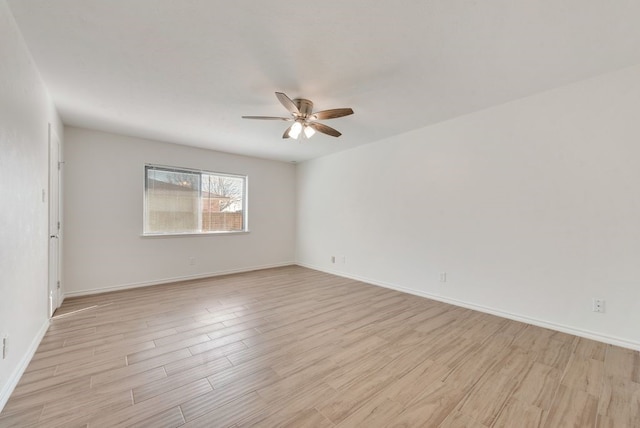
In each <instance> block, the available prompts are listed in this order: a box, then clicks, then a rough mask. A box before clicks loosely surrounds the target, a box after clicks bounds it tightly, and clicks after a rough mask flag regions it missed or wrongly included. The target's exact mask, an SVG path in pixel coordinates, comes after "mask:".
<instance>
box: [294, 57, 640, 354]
mask: <svg viewBox="0 0 640 428" xmlns="http://www.w3.org/2000/svg"><path fill="white" fill-rule="evenodd" d="M426 100H427V102H428V97H426ZM639 112H640V66H637V67H633V68H629V69H625V70H622V71H619V72H616V73H612V74H608V75H603V76H601V77H599V78H595V79H592V80H588V81H584V82H581V83H578V84H574V85H571V86H566V87H563V88H560V89H557V90H554V91H551V92H546V93H543V94H540V95H537V96H533V97H529V98H526V99H522V100H519V101H516V102H512V103H509V104H505V105H502V106H499V107H495V108H492V109H488V110H485V111H481V112H478V113H475V114H471V115H468V116H464V117H460V118H457V119H454V120H451V121H448V122H445V123H441V124H438V125H435V126H431V127H428V128H424V129H420V130H417V131H414V132H409V133H406V134H404V135H400V136H397V137H393V138H389V139H387V140H384V141H381V142H378V143H373V144H370V145H367V146H362V147H359V148H356V149H353V150H349V151H345V152H341V153H337V154H334V155H331V156H327V157H324V158H320V159H317V160H313V161H309V162H305V163H303V164H300V165H299V166H298V174H297V175H298V189H297V194H298V219H297V221H298V226H297V260H298V262H299V263H300V264H303V265H306V266H311V267H315V268H318V269H321V270H326V271H329V272H334V273H338V274H341V275H345V276H351V277H356V278H362V279H366V280H369V281H372V282H374V283H377V284H379V285H385V286H389V287H395V288H402V289H404V290H408V291H410V292H413V293H417V294H421V295H425V296H432V297H435V298H437V299H441V300H445V301H450V302H455V303H457V304H462V305H466V306H470V307H475V308H479V309H482V310H485V311H493V312H494V313H499V314H501V315H505V316H508V317H511V318H516V319H523V320H528V321H532V322H534V323H537V324H539V325H547V326H552V327H554V328H558V329H561V330H564V331H570V332H572V333H576V334H581V335H585V336H588V337H592V338H596V339H600V340H604V341H608V342H611V343H617V344H621V345H623V346H628V347H632V348H636V349H640V328H639V326H640V126H639V123H640V121H639V116H638V114H639ZM389 120H393V118H390V119H389ZM331 255H338V256H341V255H344V256H346V263H344V264H332V263H330V256H331ZM441 272H447V274H448V280H447V282H445V283H441V282H439V274H440V273H441ZM593 297H597V298H602V299H606V313H604V314H597V313H593V312H592V311H591V304H592V298H593Z"/></svg>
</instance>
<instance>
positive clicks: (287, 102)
mask: <svg viewBox="0 0 640 428" xmlns="http://www.w3.org/2000/svg"><path fill="white" fill-rule="evenodd" d="M276 97H278V101H280V103H281V104H282V105H283V106H284V107H285V108H286V109H287V110H289V111H290V112H291V114H292V115H294V116H299V115H300V110H298V107H297V106H296V105H295V104H294V102H293V101H291V98H289V97H288V96H286V95H285V94H284V93H283V92H276Z"/></svg>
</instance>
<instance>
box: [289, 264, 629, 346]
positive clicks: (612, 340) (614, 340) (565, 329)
mask: <svg viewBox="0 0 640 428" xmlns="http://www.w3.org/2000/svg"><path fill="white" fill-rule="evenodd" d="M297 265H299V266H302V267H306V268H309V269H313V270H318V271H320V272H325V273H329V274H331V275H336V276H341V277H344V278H349V279H355V280H356V281H361V282H366V283H367V284H372V285H377V286H379V287H384V288H390V289H392V290H397V291H401V292H403V293H408V294H413V295H415V296H420V297H425V298H427V299H431V300H436V301H439V302H443V303H448V304H450V305H454V306H460V307H463V308H467V309H473V310H475V311H479V312H484V313H487V314H491V315H496V316H499V317H502V318H507V319H511V320H514V321H520V322H523V323H526V324H532V325H535V326H538V327H544V328H548V329H551V330H556V331H560V332H562V333H568V334H573V335H574V336H579V337H584V338H586V339H592V340H596V341H598V342H603V343H608V344H610V345H616V346H621V347H623V348H628V349H633V350H635V351H640V342H635V341H631V340H627V339H622V338H619V337H615V336H609V335H603V334H601V333H596V332H593V331H588V330H583V329H579V328H575V327H571V326H566V325H562V324H556V323H553V322H549V321H544V320H540V319H537V318H530V317H527V316H523V315H518V314H514V313H511V312H506V311H503V310H500V309H494V308H490V307H487V306H482V305H477V304H474V303H469V302H465V301H462V300H457V299H451V298H448V297H442V296H437V295H434V294H430V293H425V292H424V291H420V290H414V289H412V288H407V287H401V286H398V285H395V284H391V283H387V282H383V281H377V280H375V279H371V278H365V277H361V276H358V275H350V274H346V273H344V272H339V271H332V270H329V269H323V268H321V267H318V266H314V265H310V264H307V263H300V262H298V263H297Z"/></svg>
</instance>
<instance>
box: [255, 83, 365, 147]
mask: <svg viewBox="0 0 640 428" xmlns="http://www.w3.org/2000/svg"><path fill="white" fill-rule="evenodd" d="M276 97H278V100H279V101H280V103H281V104H282V105H283V106H284V107H285V108H286V109H287V110H289V112H290V113H291V117H272V116H242V118H243V119H261V120H284V121H287V122H293V124H291V126H289V127H288V128H287V130H286V131H284V134H282V138H295V139H298V138H299V137H300V136H301V135H304V136H305V137H306V138H311V137H312V136H313V134H315V133H316V131H318V132H321V133H323V134H327V135H331V136H332V137H339V136H340V135H342V134H341V133H340V132H338V131H337V130H335V129H333V128H331V127H330V126H327V125H323V124H322V123H319V122H316V121H317V120H325V119H335V118H338V117H343V116H348V115H350V114H353V110H352V109H350V108H334V109H331V110H322V111H317V112H315V113H313V103H312V102H311V101H309V100H306V99H304V98H294V99H293V100H292V99H291V98H289V97H288V96H286V95H285V94H284V93H282V92H276Z"/></svg>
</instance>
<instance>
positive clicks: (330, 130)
mask: <svg viewBox="0 0 640 428" xmlns="http://www.w3.org/2000/svg"><path fill="white" fill-rule="evenodd" d="M307 126H310V127H312V128H313V129H315V130H316V131H318V132H322V133H323V134H327V135H331V136H332V137H339V136H341V135H342V134H341V133H340V132H338V131H336V130H335V129H333V128H332V127H330V126H327V125H323V124H322V123H318V122H309V123H308V124H307Z"/></svg>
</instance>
